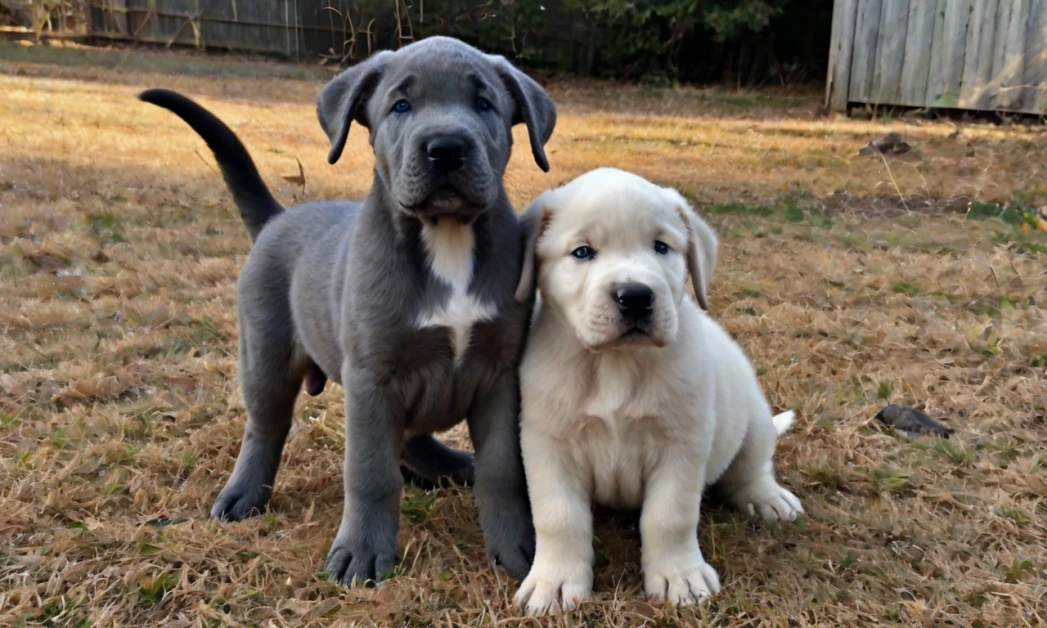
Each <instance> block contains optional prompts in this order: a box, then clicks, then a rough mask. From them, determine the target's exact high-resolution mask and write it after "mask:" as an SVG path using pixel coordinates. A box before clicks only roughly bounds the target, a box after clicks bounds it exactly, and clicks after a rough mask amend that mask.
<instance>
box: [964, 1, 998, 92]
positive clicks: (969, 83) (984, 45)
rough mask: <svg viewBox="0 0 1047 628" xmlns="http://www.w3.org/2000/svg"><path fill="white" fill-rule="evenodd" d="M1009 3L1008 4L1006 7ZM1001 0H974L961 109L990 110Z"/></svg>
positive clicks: (968, 27)
mask: <svg viewBox="0 0 1047 628" xmlns="http://www.w3.org/2000/svg"><path fill="white" fill-rule="evenodd" d="M1007 2H1009V0H1004V3H1005V4H1006V3H1007ZM999 4H1000V3H999V0H974V7H973V9H974V10H973V11H971V13H970V16H971V17H970V21H969V23H968V26H967V40H966V42H965V43H964V62H963V75H962V78H961V79H960V99H959V103H958V104H959V106H960V107H962V108H964V109H988V108H989V100H990V99H989V93H988V92H989V90H988V87H989V83H990V81H992V58H993V45H994V44H995V43H996V42H995V41H994V39H995V35H996V16H997V14H998V13H999V9H1000V7H999Z"/></svg>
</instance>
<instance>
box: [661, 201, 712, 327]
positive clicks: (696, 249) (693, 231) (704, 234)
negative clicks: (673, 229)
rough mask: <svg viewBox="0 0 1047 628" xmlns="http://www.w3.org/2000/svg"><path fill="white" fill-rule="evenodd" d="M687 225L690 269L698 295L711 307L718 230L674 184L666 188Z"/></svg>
mask: <svg viewBox="0 0 1047 628" xmlns="http://www.w3.org/2000/svg"><path fill="white" fill-rule="evenodd" d="M662 189H663V190H665V192H666V194H667V195H668V196H669V200H670V201H671V202H672V203H673V204H674V205H676V211H677V213H679V214H680V218H681V219H683V223H684V225H685V226H686V227H687V272H688V273H690V275H691V285H692V286H693V287H694V296H695V297H696V298H697V299H698V305H699V306H701V308H702V309H703V310H706V311H708V310H709V281H710V279H711V278H712V276H713V269H714V268H715V267H716V255H717V252H718V250H719V242H718V240H717V238H716V232H715V231H713V228H712V227H710V226H709V224H708V223H707V222H705V221H704V220H702V218H701V217H700V216H699V215H698V214H697V212H695V211H694V208H693V207H691V204H690V203H688V202H687V199H685V198H684V197H683V195H682V194H680V193H679V192H677V191H676V190H674V189H672V188H662Z"/></svg>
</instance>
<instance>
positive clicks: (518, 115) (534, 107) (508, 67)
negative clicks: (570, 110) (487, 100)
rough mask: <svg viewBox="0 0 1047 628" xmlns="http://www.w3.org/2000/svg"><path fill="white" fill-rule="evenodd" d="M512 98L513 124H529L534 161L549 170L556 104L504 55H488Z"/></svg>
mask: <svg viewBox="0 0 1047 628" xmlns="http://www.w3.org/2000/svg"><path fill="white" fill-rule="evenodd" d="M488 57H490V59H491V62H492V63H493V64H494V66H495V69H496V70H497V72H498V76H500V77H501V79H502V82H503V83H505V88H506V89H507V90H508V91H509V94H510V95H511V96H512V97H513V125H517V124H519V123H521V122H525V123H527V137H528V138H529V139H530V140H531V153H532V154H533V155H534V162H535V163H536V164H538V167H539V168H541V169H542V170H543V171H545V172H549V160H548V159H547V158H546V156H545V143H546V142H548V141H549V137H550V136H551V135H552V134H553V127H555V126H556V103H554V102H553V99H552V98H549V94H546V93H545V90H544V89H542V86H541V85H539V84H538V83H537V82H536V81H535V80H534V79H532V78H531V77H529V76H527V75H526V74H524V73H523V72H521V71H520V70H518V69H516V68H515V67H513V65H512V64H511V63H509V62H508V61H507V60H506V59H505V57H500V56H497V55H488Z"/></svg>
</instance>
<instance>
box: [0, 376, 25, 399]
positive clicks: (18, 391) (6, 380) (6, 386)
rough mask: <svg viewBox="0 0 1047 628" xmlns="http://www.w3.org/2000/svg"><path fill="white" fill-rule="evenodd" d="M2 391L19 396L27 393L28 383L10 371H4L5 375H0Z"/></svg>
mask: <svg viewBox="0 0 1047 628" xmlns="http://www.w3.org/2000/svg"><path fill="white" fill-rule="evenodd" d="M0 391H2V392H3V393H4V395H10V396H12V397H18V396H20V395H23V394H25V391H26V385H25V382H20V381H18V380H17V379H15V378H14V376H12V375H11V374H10V373H4V374H3V375H0Z"/></svg>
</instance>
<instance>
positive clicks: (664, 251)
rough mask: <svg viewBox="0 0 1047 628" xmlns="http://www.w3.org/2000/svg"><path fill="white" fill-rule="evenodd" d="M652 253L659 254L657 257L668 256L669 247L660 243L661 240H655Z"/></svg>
mask: <svg viewBox="0 0 1047 628" xmlns="http://www.w3.org/2000/svg"><path fill="white" fill-rule="evenodd" d="M654 252H655V253H657V254H659V255H668V254H669V245H668V244H666V243H665V242H662V241H661V240H655V241H654Z"/></svg>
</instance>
